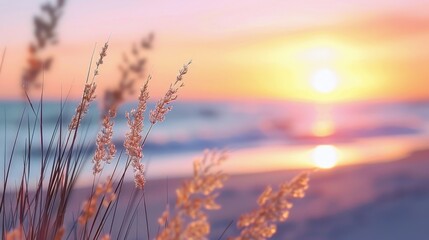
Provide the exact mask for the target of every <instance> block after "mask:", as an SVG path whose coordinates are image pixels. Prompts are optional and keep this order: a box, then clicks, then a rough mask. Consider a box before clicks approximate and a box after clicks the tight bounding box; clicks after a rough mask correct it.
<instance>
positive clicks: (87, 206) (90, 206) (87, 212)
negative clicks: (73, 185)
mask: <svg viewBox="0 0 429 240" xmlns="http://www.w3.org/2000/svg"><path fill="white" fill-rule="evenodd" d="M112 186H113V183H112V178H111V177H108V178H107V180H106V182H105V183H104V184H101V183H99V184H98V185H97V187H96V188H95V191H94V192H93V193H92V194H91V196H90V198H89V199H88V200H86V201H85V202H83V205H82V212H81V214H80V216H79V218H78V222H79V224H80V225H85V224H86V223H87V222H88V221H89V220H90V219H91V218H92V217H93V216H94V214H95V213H96V212H97V204H98V200H99V198H100V197H103V202H102V205H103V206H104V207H107V206H108V205H109V204H110V203H111V202H113V201H115V200H116V194H115V193H114V191H113V187H112Z"/></svg>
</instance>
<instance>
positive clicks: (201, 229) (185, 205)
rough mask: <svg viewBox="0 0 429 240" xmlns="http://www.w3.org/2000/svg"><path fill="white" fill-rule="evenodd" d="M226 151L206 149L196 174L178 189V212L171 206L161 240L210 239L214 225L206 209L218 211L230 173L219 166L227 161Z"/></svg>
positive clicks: (162, 221)
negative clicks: (224, 171) (222, 189)
mask: <svg viewBox="0 0 429 240" xmlns="http://www.w3.org/2000/svg"><path fill="white" fill-rule="evenodd" d="M226 158H227V157H226V153H225V152H224V151H206V152H205V154H204V156H203V158H202V159H197V160H195V161H194V176H193V178H192V179H191V180H189V181H186V182H184V183H183V185H182V186H181V187H179V188H178V189H177V190H176V195H177V201H176V207H175V215H173V216H171V218H170V219H169V216H170V212H169V209H168V206H167V209H166V210H165V212H164V213H163V214H162V216H161V218H160V219H159V220H158V223H159V224H160V225H161V226H164V225H166V223H167V220H168V225H166V226H165V227H164V229H163V230H162V232H161V233H160V234H159V235H158V236H157V238H156V239H157V240H167V239H207V236H208V234H209V233H210V224H209V223H208V219H207V214H206V213H205V211H204V210H216V209H219V208H220V205H218V204H217V203H216V201H215V200H216V198H217V196H218V193H216V192H215V191H216V190H217V189H220V188H222V187H223V183H224V181H225V180H226V178H227V176H226V175H225V174H224V173H223V172H222V171H220V170H219V169H218V167H219V165H220V164H221V163H222V162H223V161H225V160H226Z"/></svg>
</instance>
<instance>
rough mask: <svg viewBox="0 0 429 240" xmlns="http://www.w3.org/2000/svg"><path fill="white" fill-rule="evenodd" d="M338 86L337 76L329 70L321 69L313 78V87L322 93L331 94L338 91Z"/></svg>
mask: <svg viewBox="0 0 429 240" xmlns="http://www.w3.org/2000/svg"><path fill="white" fill-rule="evenodd" d="M337 85H338V79H337V75H336V74H335V73H334V72H333V71H332V70H330V69H327V68H324V69H319V70H318V71H316V72H315V73H314V74H313V76H312V77H311V86H312V87H313V88H314V90H316V91H317V92H320V93H330V92H332V91H334V90H335V89H336V87H337Z"/></svg>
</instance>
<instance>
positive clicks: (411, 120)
mask: <svg viewBox="0 0 429 240" xmlns="http://www.w3.org/2000/svg"><path fill="white" fill-rule="evenodd" d="M62 104H64V103H61V102H60V101H45V102H43V106H42V108H43V114H42V115H41V116H42V121H43V124H42V130H41V129H40V124H39V122H38V121H37V122H36V121H35V119H36V117H35V114H34V113H33V111H32V109H31V108H30V106H29V105H28V103H26V102H21V101H2V102H0V154H1V155H0V156H3V158H4V159H5V160H8V159H9V158H10V156H11V154H12V153H13V161H12V163H13V164H12V168H11V172H12V173H19V172H20V171H22V167H23V158H24V156H25V154H28V153H30V154H31V159H32V161H31V164H33V165H34V167H36V168H37V166H40V158H41V150H42V144H41V139H42V138H41V135H40V130H41V131H42V132H43V146H44V151H46V146H48V145H49V141H50V140H51V136H52V134H53V133H54V131H55V126H56V123H57V122H58V121H59V122H61V125H62V131H61V134H62V137H63V138H64V136H65V133H67V126H68V124H69V122H70V119H71V118H72V116H73V114H74V111H75V107H76V106H77V104H78V102H74V101H70V102H67V103H65V104H64V105H63V106H62ZM136 105H137V103H134V102H129V103H126V104H124V105H123V106H122V107H121V108H120V109H119V112H118V115H117V117H116V120H115V127H114V137H113V138H114V142H115V145H116V146H117V148H118V154H117V155H119V152H120V151H121V150H123V147H122V145H123V141H124V135H125V133H126V131H127V130H128V126H127V122H126V119H125V112H126V111H130V110H131V109H132V108H133V107H136ZM33 106H34V108H35V109H36V110H37V108H39V107H40V105H39V103H38V102H37V101H35V102H34V103H33ZM153 107H154V103H150V104H149V106H148V109H149V110H150V109H152V108H153ZM148 113H149V112H146V115H148ZM60 116H61V117H60ZM146 119H147V118H146ZM39 120H40V115H39ZM99 120H100V111H99V107H98V104H97V103H94V104H93V105H91V108H90V111H89V112H88V114H87V115H86V116H85V118H84V120H83V122H82V125H81V128H80V131H81V134H79V142H80V143H82V144H83V145H84V146H85V147H87V151H86V152H85V153H84V154H85V156H84V158H85V159H87V164H86V166H85V167H84V170H83V176H84V177H83V179H86V177H90V176H92V172H91V159H92V157H93V154H94V150H95V148H94V147H95V138H96V134H97V132H98V131H99V126H100V124H99ZM20 122H21V126H20ZM428 123H429V102H425V101H418V102H417V101H416V102H364V103H362V102H361V103H342V104H314V103H307V102H280V101H276V102H269V101H259V102H258V101H219V102H204V101H201V102H191V101H188V102H186V101H181V102H180V101H178V102H176V103H174V106H173V110H172V111H171V112H169V113H168V114H167V117H166V120H165V121H164V122H162V123H159V124H156V125H155V126H154V128H153V130H152V131H151V133H150V135H149V137H148V140H147V142H146V144H145V145H144V148H143V153H144V158H143V161H144V162H145V163H146V166H147V174H148V176H149V178H164V177H166V176H168V177H176V176H183V175H188V174H190V173H191V167H192V164H191V161H192V160H193V159H194V158H195V157H197V156H199V155H201V152H202V151H203V150H204V149H213V148H216V149H227V150H228V151H229V152H230V159H231V160H230V161H228V163H227V164H226V165H225V170H226V171H227V172H230V173H243V172H261V171H269V170H278V169H294V168H311V167H314V161H317V156H316V159H315V154H314V149H315V148H316V147H317V146H333V147H334V148H335V149H336V151H337V157H336V159H335V164H336V165H347V164H362V163H371V162H380V161H389V160H396V159H398V158H401V157H404V156H406V155H407V154H410V153H412V152H413V151H415V150H418V149H422V148H427V147H429V141H428V136H429V135H428V131H429V124H428ZM145 126H146V128H145V130H144V133H146V131H147V126H149V123H148V122H146V124H145ZM18 129H19V131H18ZM56 134H57V137H58V135H59V131H56ZM15 137H16V139H17V141H16V146H15V147H14V140H15ZM29 139H30V140H29ZM31 139H32V140H31ZM26 146H31V150H28V148H26ZM26 149H27V150H26ZM322 158H323V157H322ZM115 161H120V165H123V164H124V162H125V158H124V157H123V156H122V157H121V159H119V160H118V159H117V158H116V159H115V160H114V161H113V162H114V163H115ZM112 165H114V164H112ZM0 168H3V169H2V171H1V172H2V173H3V170H4V168H5V165H3V164H2V166H1V167H0ZM35 175H36V173H34V176H35ZM12 176H13V174H12ZM18 176H20V175H19V174H18ZM85 176H86V177H85ZM81 184H85V181H82V182H81Z"/></svg>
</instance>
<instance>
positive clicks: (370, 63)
mask: <svg viewBox="0 0 429 240" xmlns="http://www.w3.org/2000/svg"><path fill="white" fill-rule="evenodd" d="M43 2H45V1H39V0H38V1H25V2H23V1H15V0H5V1H2V2H1V3H0V33H1V35H0V49H3V48H5V47H7V55H6V61H5V63H4V67H3V70H2V73H1V75H0V98H16V97H19V78H20V75H21V71H22V69H23V67H24V64H25V58H26V52H25V51H26V46H27V44H28V42H29V41H30V40H31V39H32V22H31V21H32V20H31V19H32V16H33V15H34V14H36V13H39V6H40V4H41V3H43ZM427 9H429V2H427V1H412V2H410V1H387V0H382V1H369V0H364V1H340V0H331V1H294V2H291V1H256V0H255V1H226V0H220V1H201V0H200V1H196V0H195V1H144V0H139V1H137V0H133V1H131V0H126V1H113V0H104V1H84V0H69V1H68V3H67V6H66V9H65V12H64V16H63V18H62V19H61V22H60V25H59V31H58V34H59V40H60V45H58V46H55V47H53V48H51V51H52V54H54V55H55V56H56V61H55V63H54V69H53V70H52V71H51V72H49V73H48V74H47V75H46V82H47V83H48V84H47V86H49V87H48V88H47V89H46V95H47V96H48V97H53V98H55V97H58V96H59V93H58V92H59V91H58V89H60V88H63V89H64V91H67V90H68V89H69V88H70V87H71V86H72V95H73V97H77V96H79V93H80V91H81V89H82V84H83V81H84V79H85V74H86V68H87V65H88V61H89V57H90V54H91V51H92V48H93V45H94V43H95V42H98V43H99V45H101V43H102V42H103V41H105V40H106V39H107V38H108V37H109V36H110V39H111V41H110V49H109V55H108V58H107V59H106V64H105V65H104V66H103V68H102V70H101V75H100V79H99V85H100V88H104V87H107V86H109V85H111V84H114V81H115V80H116V79H117V78H118V73H117V71H116V66H117V65H118V64H119V62H120V56H121V54H122V52H124V51H127V50H128V49H129V48H130V45H131V44H132V43H133V42H135V41H138V40H139V39H140V38H141V37H142V36H144V35H145V34H146V33H148V32H150V31H153V32H155V34H156V39H155V49H154V50H153V52H151V53H150V54H149V55H148V57H149V68H148V73H150V74H151V75H152V76H153V78H154V81H153V86H152V89H153V90H152V95H154V96H159V95H161V94H162V93H163V92H164V91H165V88H166V87H167V86H168V83H169V82H170V81H172V80H173V79H174V76H175V74H176V73H177V70H178V69H179V68H180V66H181V65H182V63H185V62H186V61H187V60H189V59H192V60H193V62H194V63H193V64H192V66H191V69H190V73H189V77H188V80H187V81H188V84H187V86H186V88H185V90H184V92H183V94H182V95H183V98H188V99H195V98H198V99H201V98H203V99H219V98H220V99H223V98H234V99H236V98H258V99H259V98H264V99H266V98H274V99H304V100H315V99H318V98H320V97H321V96H319V95H318V94H317V93H314V91H312V89H311V87H310V86H309V84H308V79H309V78H310V76H311V74H312V73H313V72H314V71H317V69H318V68H321V67H328V68H331V69H333V70H334V71H335V72H336V73H337V74H338V76H339V79H340V80H339V81H340V84H339V87H338V90H337V91H336V92H333V93H332V94H331V95H330V96H323V97H325V98H327V99H329V100H333V101H341V100H357V99H358V100H361V99H414V98H425V97H426V95H427V94H428V92H427V90H426V89H427V88H426V82H427V76H429V70H427V69H429V68H427V63H428V62H429V49H428V48H427V42H428V40H429V17H427ZM325 50H326V52H329V54H328V55H329V56H322V57H321V58H320V59H319V57H317V56H316V58H317V59H314V58H313V57H311V56H313V55H315V54H316V55H317V53H319V52H323V51H325ZM308 56H310V57H308Z"/></svg>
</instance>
